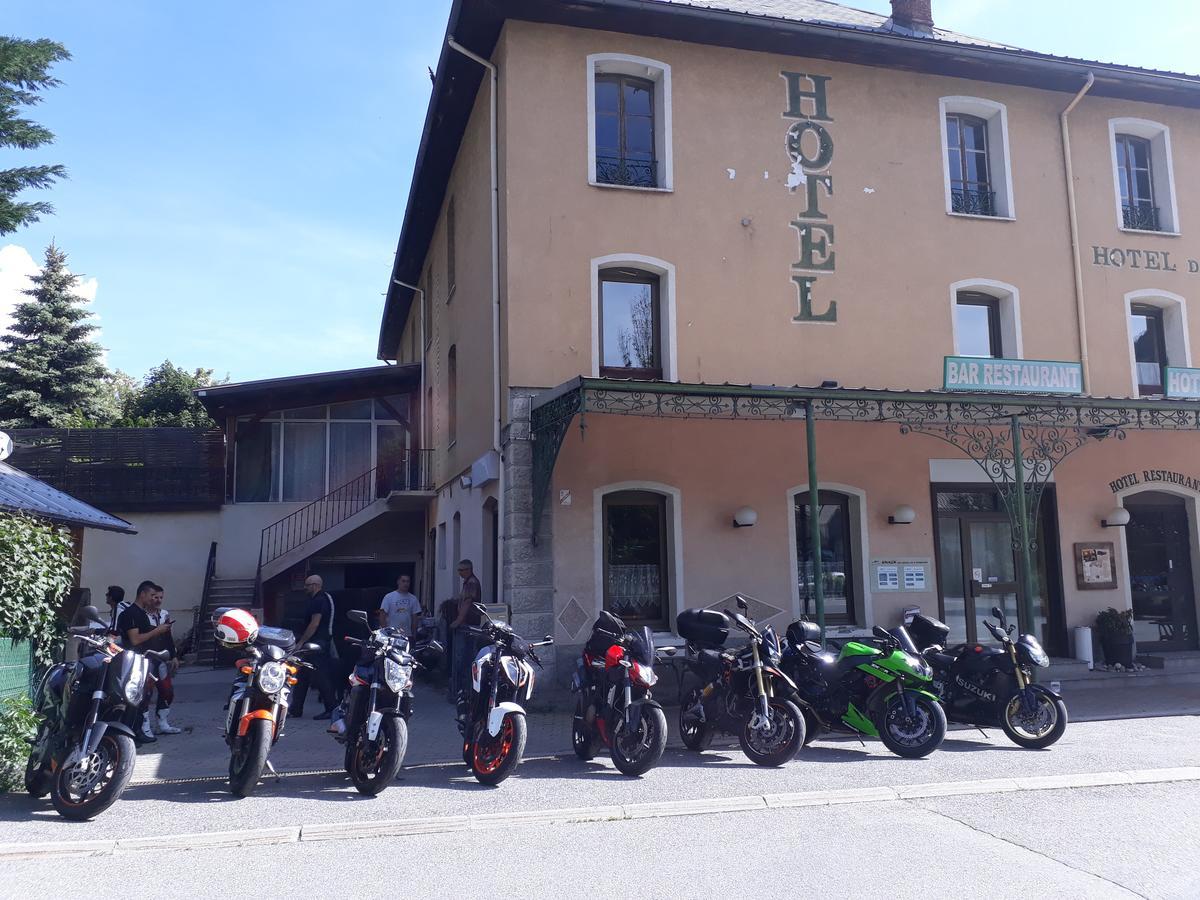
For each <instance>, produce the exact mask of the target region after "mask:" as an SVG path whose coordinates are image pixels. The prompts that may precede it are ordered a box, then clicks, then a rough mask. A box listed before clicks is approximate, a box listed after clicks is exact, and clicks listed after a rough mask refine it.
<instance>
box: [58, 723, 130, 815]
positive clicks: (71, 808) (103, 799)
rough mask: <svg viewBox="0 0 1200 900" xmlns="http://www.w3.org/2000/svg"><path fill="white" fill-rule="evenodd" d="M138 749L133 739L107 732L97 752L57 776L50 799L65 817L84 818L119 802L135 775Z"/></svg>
mask: <svg viewBox="0 0 1200 900" xmlns="http://www.w3.org/2000/svg"><path fill="white" fill-rule="evenodd" d="M136 755H137V748H136V747H135V745H134V743H133V738H131V737H130V736H129V735H127V734H120V733H119V732H116V731H107V732H105V733H104V737H102V738H100V744H99V745H98V746H97V747H96V752H95V753H93V754H92V755H91V756H88V757H84V758H83V759H81V760H79V761H78V762H77V763H75V764H74V765H72V766H62V767H60V768H59V770H58V771H57V772H56V773H55V775H54V782H53V785H52V787H51V790H50V799H51V801H52V802H53V803H54V808H55V809H56V810H58V814H59V815H60V816H62V817H63V818H64V819H72V820H74V821H84V820H86V819H91V818H92V817H94V816H98V815H100V813H102V812H104V811H105V810H106V809H108V808H109V807H110V806H112V805H113V804H114V803H116V802H117V799H118V798H119V797H120V796H121V794H122V792H123V791H124V790H125V786H126V785H128V784H129V779H130V777H131V776H132V775H133V761H134V758H135V757H136Z"/></svg>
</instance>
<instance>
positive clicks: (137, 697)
mask: <svg viewBox="0 0 1200 900" xmlns="http://www.w3.org/2000/svg"><path fill="white" fill-rule="evenodd" d="M145 686H146V682H145V681H144V680H142V679H140V678H131V679H129V680H128V681H126V682H125V688H124V691H123V693H124V694H125V702H126V703H128V704H129V705H130V706H137V705H138V704H139V703H141V702H142V696H143V695H144V694H145V693H146V691H145Z"/></svg>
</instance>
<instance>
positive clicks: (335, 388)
mask: <svg viewBox="0 0 1200 900" xmlns="http://www.w3.org/2000/svg"><path fill="white" fill-rule="evenodd" d="M420 381H421V367H420V365H407V366H370V367H369V368H365V369H343V370H342V371H338V372H318V373H316V374H312V375H291V376H288V377H286V378H267V379H264V380H262V381H243V382H240V383H238V384H222V385H217V386H215V387H205V388H200V389H199V390H197V391H196V392H195V393H196V396H197V397H198V398H199V399H200V402H201V403H203V404H204V408H205V409H206V410H208V414H209V415H210V416H212V417H213V419H214V420H215V421H216V422H218V423H223V422H224V420H225V419H226V418H227V417H228V416H243V415H255V414H262V413H268V412H271V411H273V410H278V409H298V408H300V407H303V406H321V405H324V404H327V403H342V402H345V401H348V400H363V399H367V398H371V397H386V396H388V395H390V394H404V393H409V392H411V391H413V390H415V389H417V387H418V386H419V385H420Z"/></svg>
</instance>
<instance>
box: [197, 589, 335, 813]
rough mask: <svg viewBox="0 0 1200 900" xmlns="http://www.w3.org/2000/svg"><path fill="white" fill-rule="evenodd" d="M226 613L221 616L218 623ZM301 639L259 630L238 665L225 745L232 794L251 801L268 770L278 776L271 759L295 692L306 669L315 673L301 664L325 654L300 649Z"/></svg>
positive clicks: (279, 630)
mask: <svg viewBox="0 0 1200 900" xmlns="http://www.w3.org/2000/svg"><path fill="white" fill-rule="evenodd" d="M221 612H222V610H217V612H216V614H215V615H214V618H215V617H216V616H219V615H220V613H221ZM295 643H296V636H295V635H294V634H293V633H292V632H290V631H288V630H287V629H286V628H270V627H266V626H263V627H262V628H259V629H258V636H257V637H256V638H255V639H254V642H253V643H251V644H248V645H246V647H245V649H244V650H243V652H244V653H245V656H244V657H243V658H241V659H239V660H238V661H237V663H236V664H235V668H236V671H237V673H238V674H237V677H236V678H235V679H234V682H233V689H232V692H231V693H230V696H229V713H228V715H227V716H226V719H225V743H226V744H227V745H228V746H229V790H230V791H232V792H233V795H234V796H235V797H249V796H250V795H251V794H252V793H254V790H255V788H257V787H258V782H259V779H260V778H262V773H263V769H266V770H268V771H269V772H271V773H272V774H275V769H274V767H273V766H272V765H271V762H270V760H269V759H268V758H267V757H268V756H269V755H270V752H271V748H272V747H273V746H274V745H275V742H276V741H278V740H279V738H280V736H281V735H282V734H283V726H284V724H285V723H286V722H287V711H288V704H289V703H290V702H291V697H292V688H293V687H294V686H295V685H296V682H297V680H298V677H299V674H300V670H301V669H311V668H312V665H311V664H310V663H306V662H304V660H303V659H302V658H301V657H302V656H303V655H305V654H309V653H316V652H320V650H321V647H320V645H319V644H313V643H309V644H305V645H304V646H303V647H300V648H296V647H295Z"/></svg>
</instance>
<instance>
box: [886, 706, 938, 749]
mask: <svg viewBox="0 0 1200 900" xmlns="http://www.w3.org/2000/svg"><path fill="white" fill-rule="evenodd" d="M913 702H914V704H915V714H914V715H913V716H911V717H910V716H909V715H908V714H907V713H906V712H905V711H904V701H903V700H901V699H900V698H899V697H897V696H895V695H893V696H892V698H891V699H890V700H888V701H887V703H886V705H885V706H884V708H883V715H882V716H881V717H880V721H879V738H880V740H882V741H883V744H884V746H885V747H887V748H888V749H889V750H891V751H892V752H893V753H895V754H896V755H897V756H903V757H904V758H905V759H921V758H922V757H925V756H928V755H929V754H930V753H932V752H933V751H934V750H936V749H937V748H938V747H940V746H941V743H942V739H943V738H944V737H945V736H946V712H945V710H943V709H942V705H941V704H940V703H938V702H936V701H934V700H930V699H928V698H927V697H922V696H919V695H918V696H916V697H914V698H913Z"/></svg>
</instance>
